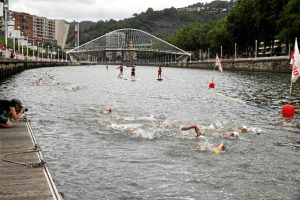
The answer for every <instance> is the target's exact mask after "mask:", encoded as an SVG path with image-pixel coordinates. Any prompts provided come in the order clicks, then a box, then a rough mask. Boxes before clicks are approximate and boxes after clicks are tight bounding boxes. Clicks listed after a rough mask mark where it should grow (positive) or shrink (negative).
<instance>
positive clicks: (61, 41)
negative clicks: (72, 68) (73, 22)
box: [55, 19, 70, 49]
mask: <svg viewBox="0 0 300 200" xmlns="http://www.w3.org/2000/svg"><path fill="white" fill-rule="evenodd" d="M69 27H70V24H69V23H68V22H66V21H65V20H63V19H56V20H55V39H56V41H57V44H58V45H59V46H60V47H61V48H62V49H64V48H65V45H66V41H67V36H68V32H69Z"/></svg>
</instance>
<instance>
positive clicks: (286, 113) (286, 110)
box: [282, 104, 296, 117]
mask: <svg viewBox="0 0 300 200" xmlns="http://www.w3.org/2000/svg"><path fill="white" fill-rule="evenodd" d="M295 114H296V112H295V107H294V106H293V105H290V104H285V105H284V106H283V107H282V116H283V117H294V115H295Z"/></svg>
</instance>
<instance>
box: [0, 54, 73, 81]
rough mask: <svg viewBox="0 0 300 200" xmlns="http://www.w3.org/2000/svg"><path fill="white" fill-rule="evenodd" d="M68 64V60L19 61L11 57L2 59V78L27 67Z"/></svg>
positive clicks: (0, 71)
mask: <svg viewBox="0 0 300 200" xmlns="http://www.w3.org/2000/svg"><path fill="white" fill-rule="evenodd" d="M67 65H68V63H67V62H38V61H17V60H11V59H7V60H0V80H1V79H3V78H6V77H8V76H10V75H13V74H16V73H18V72H20V71H23V70H25V69H32V68H39V67H54V66H67Z"/></svg>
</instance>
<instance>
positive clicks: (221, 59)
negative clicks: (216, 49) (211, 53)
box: [220, 46, 223, 60]
mask: <svg viewBox="0 0 300 200" xmlns="http://www.w3.org/2000/svg"><path fill="white" fill-rule="evenodd" d="M222 56H223V46H221V57H220V59H221V60H222Z"/></svg>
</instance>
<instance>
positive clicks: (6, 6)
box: [4, 4, 8, 48]
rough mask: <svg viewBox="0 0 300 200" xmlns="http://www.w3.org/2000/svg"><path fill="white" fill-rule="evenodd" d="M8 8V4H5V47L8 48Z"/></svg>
mask: <svg viewBox="0 0 300 200" xmlns="http://www.w3.org/2000/svg"><path fill="white" fill-rule="evenodd" d="M7 8H8V5H7V4H4V29H5V30H4V32H5V33H4V34H5V47H6V48H7Z"/></svg>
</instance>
